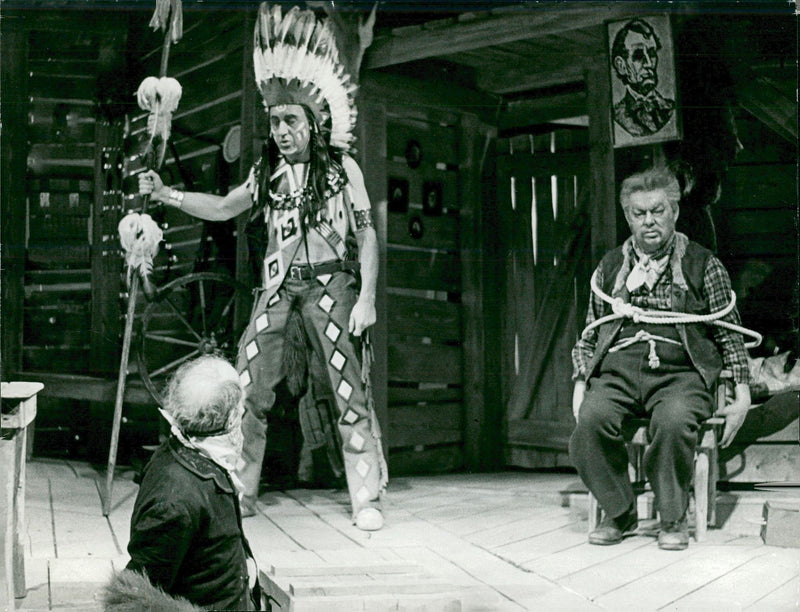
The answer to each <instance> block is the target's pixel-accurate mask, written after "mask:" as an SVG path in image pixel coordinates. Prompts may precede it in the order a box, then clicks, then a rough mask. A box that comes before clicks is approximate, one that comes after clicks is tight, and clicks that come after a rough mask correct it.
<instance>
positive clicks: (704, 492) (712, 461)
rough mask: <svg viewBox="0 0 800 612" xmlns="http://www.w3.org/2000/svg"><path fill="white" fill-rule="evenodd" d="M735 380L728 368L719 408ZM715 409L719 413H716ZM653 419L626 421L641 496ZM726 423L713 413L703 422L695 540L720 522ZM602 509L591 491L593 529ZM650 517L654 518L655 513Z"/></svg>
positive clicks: (697, 465)
mask: <svg viewBox="0 0 800 612" xmlns="http://www.w3.org/2000/svg"><path fill="white" fill-rule="evenodd" d="M730 384H731V374H730V372H728V371H727V370H724V371H723V372H722V374H720V381H719V383H718V384H717V388H716V389H715V400H716V401H715V403H716V411H719V410H720V409H722V408H724V407H725V391H726V387H727V386H729V385H730ZM716 411H715V413H716ZM649 424H650V419H647V418H631V419H626V420H625V421H624V422H623V425H622V437H623V439H624V440H625V444H626V446H627V447H628V456H629V457H630V467H629V470H630V473H631V484H632V485H633V490H634V493H635V494H636V496H637V498H638V496H639V495H640V494H641V493H643V492H645V491H646V490H647V489H648V487H649V485H648V483H647V478H646V476H645V473H644V451H645V448H646V447H647V428H648V426H649ZM724 425H725V419H724V418H723V417H717V416H712V417H711V418H710V419H706V420H705V421H703V423H701V425H700V430H699V432H698V440H697V448H696V449H695V457H694V478H693V480H694V487H693V488H694V502H695V503H694V507H695V540H696V541H697V542H702V541H703V540H704V539H705V537H706V531H707V530H708V526H709V525H710V526H712V527H714V526H715V525H716V523H717V481H718V480H719V437H720V433H721V430H722V427H723V426H724ZM600 513H601V509H600V506H599V504H598V503H597V499H596V498H595V496H594V495H592V493H591V491H590V492H589V532H590V533H591V532H592V531H594V529H595V528H596V527H597V525H598V523H599V522H600V519H601V516H600ZM649 518H653V517H652V516H651V517H649Z"/></svg>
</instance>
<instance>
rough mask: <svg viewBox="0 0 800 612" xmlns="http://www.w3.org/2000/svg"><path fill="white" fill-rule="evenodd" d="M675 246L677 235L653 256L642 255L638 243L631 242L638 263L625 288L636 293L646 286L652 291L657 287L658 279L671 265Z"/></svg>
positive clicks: (632, 270)
mask: <svg viewBox="0 0 800 612" xmlns="http://www.w3.org/2000/svg"><path fill="white" fill-rule="evenodd" d="M674 245H675V235H674V234H673V236H672V238H670V239H669V241H668V242H667V244H665V245H664V246H663V247H661V248H660V249H659V250H658V251H656V252H655V253H652V254H649V255H648V254H647V253H642V252H641V251H640V250H639V248H638V247H637V245H636V241H632V242H631V247H632V248H633V253H634V257H635V258H636V263H635V264H634V265H633V268H631V271H630V274H628V278H627V279H626V280H625V286H626V287H627V288H628V291H635V290H636V289H638V288H639V287H641V286H642V285H646V286H647V288H648V290H650V291H652V290H653V287H655V286H656V283H657V282H658V279H659V278H661V275H662V274H663V273H664V270H666V268H667V264H668V263H669V256H670V254H671V253H672V248H673V246H674Z"/></svg>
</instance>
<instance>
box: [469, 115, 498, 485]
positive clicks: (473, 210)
mask: <svg viewBox="0 0 800 612" xmlns="http://www.w3.org/2000/svg"><path fill="white" fill-rule="evenodd" d="M492 132H493V130H492V128H490V127H488V126H481V125H480V124H479V122H478V120H477V117H475V116H474V115H462V118H461V133H460V146H459V157H460V163H459V199H460V206H461V208H460V210H461V228H460V235H461V238H460V242H461V245H460V247H461V305H462V329H463V344H462V347H463V352H462V371H463V388H464V400H463V406H464V464H465V467H466V468H467V469H469V470H473V471H478V470H486V469H492V468H497V467H499V464H500V459H501V456H502V437H501V436H498V435H497V431H498V428H499V427H500V424H501V423H502V415H501V409H502V405H501V403H500V398H499V389H497V390H495V391H498V392H495V393H492V392H491V391H490V390H489V388H490V382H491V381H493V380H496V376H498V375H499V372H500V366H499V363H500V362H499V321H500V313H499V312H497V311H496V309H495V311H494V312H490V311H491V308H487V307H486V306H487V298H489V297H490V296H489V293H491V295H492V296H495V295H497V293H496V291H497V287H496V286H495V281H496V280H497V279H498V278H499V275H498V274H496V273H495V271H494V270H493V269H492V268H493V262H494V261H495V260H494V258H493V253H495V252H496V248H497V247H496V237H497V234H496V232H494V231H487V228H490V227H497V226H496V225H491V224H489V223H487V217H488V218H491V213H490V212H489V208H490V207H491V204H489V205H488V206H487V202H486V201H484V196H485V195H487V194H485V193H483V191H482V189H481V185H482V184H483V181H482V179H483V176H484V175H485V172H489V173H491V174H493V169H491V170H485V169H484V162H485V159H486V157H485V156H486V154H487V151H488V148H489V145H490V143H491V141H492V140H493V139H494V137H495V136H494V134H493V133H492ZM488 163H490V164H492V165H494V163H495V160H494V159H493V158H491V159H489V161H488ZM490 270H491V272H490ZM490 330H491V331H490ZM487 332H488V333H487ZM494 349H497V351H496V354H495V351H494ZM490 355H492V356H493V357H490Z"/></svg>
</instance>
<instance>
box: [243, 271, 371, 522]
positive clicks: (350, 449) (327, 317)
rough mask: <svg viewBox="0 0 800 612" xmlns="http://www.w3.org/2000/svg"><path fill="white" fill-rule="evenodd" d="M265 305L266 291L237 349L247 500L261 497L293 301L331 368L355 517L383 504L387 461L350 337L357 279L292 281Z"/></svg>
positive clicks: (341, 274)
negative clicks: (269, 419)
mask: <svg viewBox="0 0 800 612" xmlns="http://www.w3.org/2000/svg"><path fill="white" fill-rule="evenodd" d="M276 296H277V298H272V300H270V305H267V301H268V300H267V297H266V294H262V295H261V296H260V297H259V298H258V299H257V302H256V304H255V306H254V308H253V314H252V316H251V319H250V323H249V324H248V327H247V330H246V331H245V333H244V336H243V338H242V341H241V343H240V347H239V356H238V358H237V364H236V368H237V371H239V373H240V379H241V380H242V383H243V384H244V385H245V392H246V399H245V405H246V408H247V410H246V412H245V415H244V418H243V421H242V429H243V432H244V448H243V453H242V455H243V460H244V465H243V467H241V468H240V469H239V470H237V473H238V475H239V478H240V479H241V480H242V483H243V484H244V486H245V492H244V496H245V499H246V500H248V501H251V502H252V501H254V500H255V499H256V498H257V497H258V485H259V480H260V477H261V463H262V461H263V459H264V451H265V448H266V439H267V415H268V413H269V411H270V409H271V408H272V406H273V404H274V403H275V387H276V386H277V385H278V383H279V382H280V381H281V379H282V376H283V373H282V363H283V353H284V335H285V329H286V321H287V319H288V317H289V314H290V309H291V308H292V304H295V306H294V308H299V312H300V315H301V317H302V322H303V328H304V333H305V336H306V339H307V341H308V343H309V344H310V346H311V349H312V350H313V351H314V352H315V354H316V357H317V358H319V359H320V360H321V361H322V363H324V364H325V369H326V371H327V375H328V379H329V382H330V385H331V389H332V390H333V396H334V398H335V399H336V405H337V409H338V417H339V418H338V421H337V425H338V428H339V433H340V434H341V439H342V451H343V455H344V464H345V476H346V478H347V487H348V489H349V492H350V500H351V502H352V508H353V515H354V516H355V515H356V514H357V513H358V511H359V510H361V509H362V508H366V507H379V496H380V486H381V469H382V468H381V466H382V461H381V457H380V456H379V452H380V451H379V445H378V440H377V439H376V437H375V436H374V435H373V431H374V430H373V427H372V423H371V419H372V418H373V417H374V415H371V414H370V410H369V408H368V406H367V402H366V397H365V393H364V384H363V383H362V382H361V359H360V356H359V355H358V353H357V349H356V345H355V344H354V341H353V339H352V338H351V336H350V334H349V333H348V329H347V328H348V322H349V318H350V311H351V310H352V309H353V305H354V304H355V302H356V298H357V289H356V279H355V278H354V277H353V275H352V274H349V273H348V272H334V273H333V274H331V275H325V276H320V277H318V278H315V279H311V280H292V279H290V278H288V277H287V278H286V279H285V280H284V282H283V284H282V285H281V288H280V289H279V290H278V293H277V294H276Z"/></svg>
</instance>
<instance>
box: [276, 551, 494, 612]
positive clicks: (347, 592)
mask: <svg viewBox="0 0 800 612" xmlns="http://www.w3.org/2000/svg"><path fill="white" fill-rule="evenodd" d="M303 552H307V551H300V552H298V553H297V557H296V558H294V557H293V556H292V554H291V553H288V554H287V553H286V552H283V553H282V554H280V555H279V557H280V558H279V559H278V558H276V561H275V563H268V564H266V565H268V569H267V570H266V571H262V572H261V576H260V581H261V584H262V587H263V588H264V590H265V592H266V593H267V594H268V595H269V597H270V598H271V601H272V606H273V607H272V609H273V610H275V611H278V610H280V611H282V612H284V611H286V612H288V611H292V612H298V611H301V610H303V611H308V612H314V611H320V612H321V611H325V612H329V611H332V610H348V611H351V610H370V611H373V610H375V611H382V610H387V611H388V610H398V609H414V610H431V611H432V610H437V611H441V610H452V611H456V610H462V609H463V608H464V606H465V605H466V604H467V602H471V601H476V600H480V599H483V600H486V599H487V597H488V598H489V599H493V596H494V595H495V594H494V593H487V592H484V591H486V590H487V589H486V588H485V587H482V586H478V585H474V584H472V585H470V584H456V583H454V581H453V580H452V579H450V578H449V577H448V576H437V575H434V574H432V573H431V572H430V571H428V569H426V568H425V567H424V566H422V565H420V564H417V563H413V562H396V561H378V560H375V559H371V560H366V559H358V558H355V559H352V560H350V561H349V562H341V563H340V562H336V561H331V562H326V561H324V560H322V559H320V558H317V559H313V560H312V559H309V557H308V555H303ZM365 560H366V561H367V562H364V561H365ZM262 563H263V562H262ZM489 596H491V597H489Z"/></svg>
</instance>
